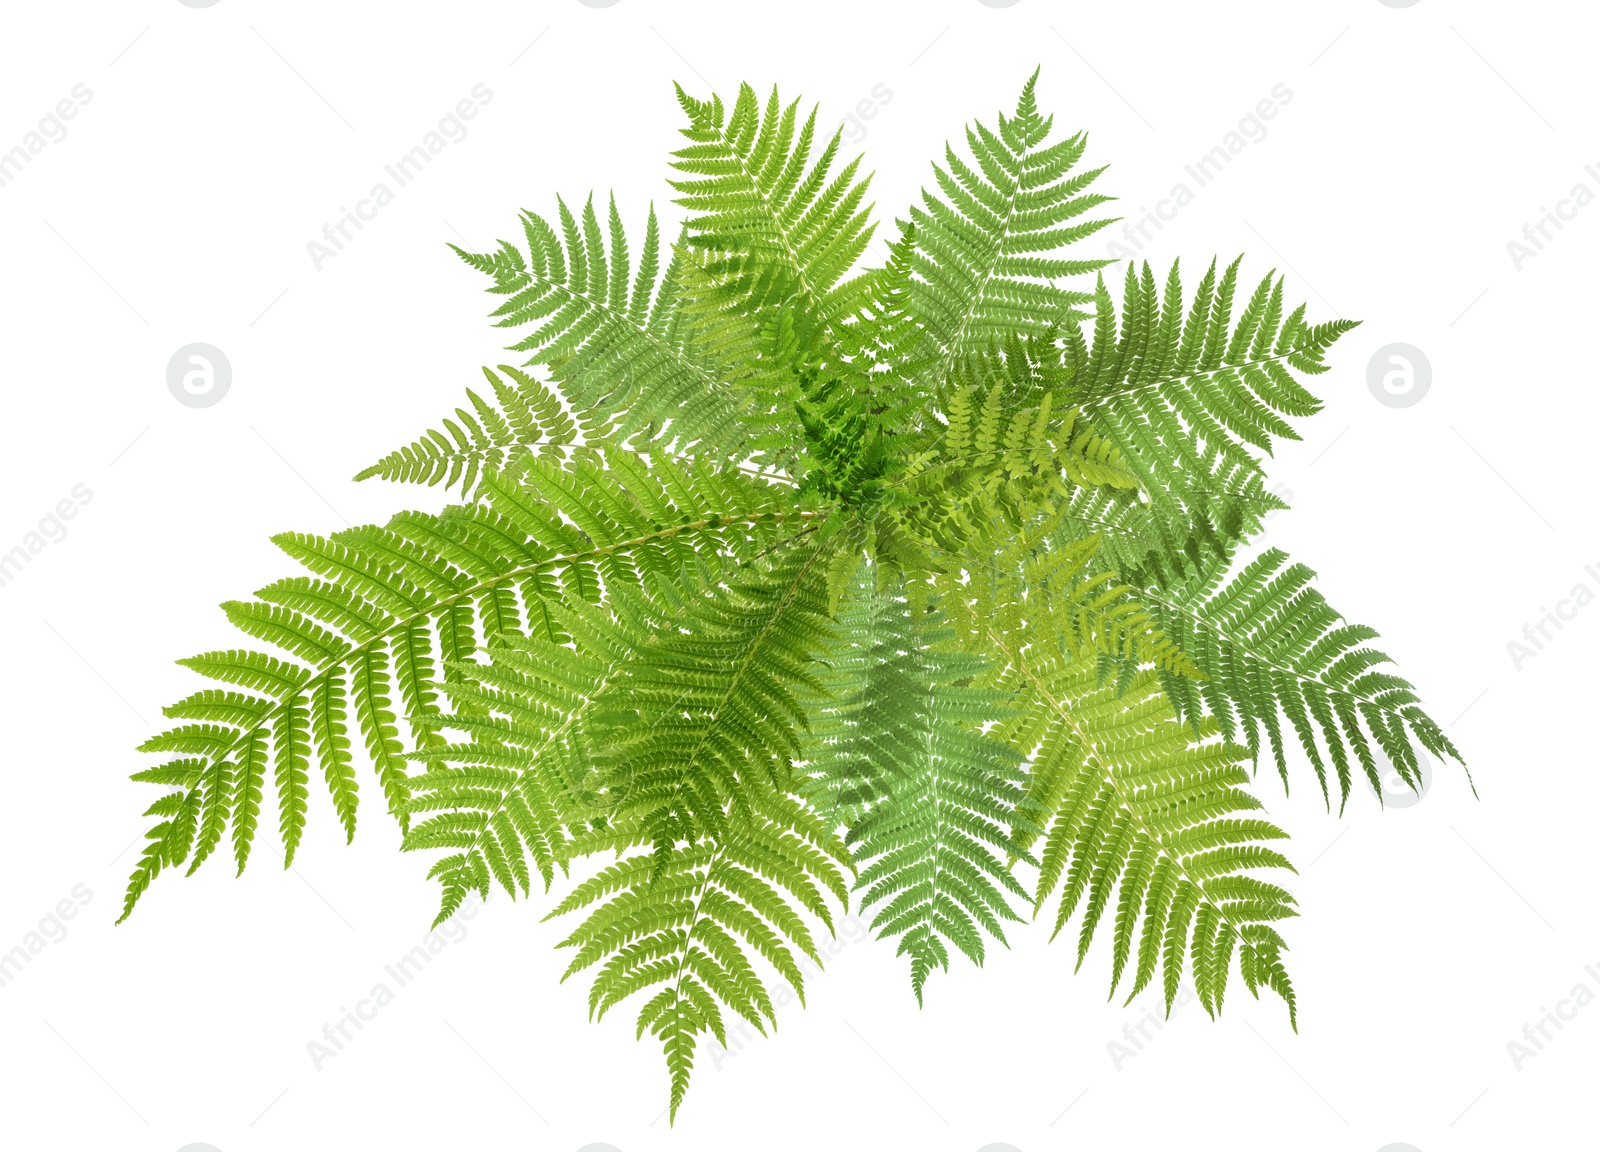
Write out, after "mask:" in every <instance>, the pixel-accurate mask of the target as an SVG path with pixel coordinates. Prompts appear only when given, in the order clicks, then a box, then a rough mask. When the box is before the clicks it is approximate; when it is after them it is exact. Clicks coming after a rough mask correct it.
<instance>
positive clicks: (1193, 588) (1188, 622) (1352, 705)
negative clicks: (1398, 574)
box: [1143, 548, 1461, 810]
mask: <svg viewBox="0 0 1600 1152" xmlns="http://www.w3.org/2000/svg"><path fill="white" fill-rule="evenodd" d="M1228 571H1229V568H1228V566H1227V565H1225V564H1219V565H1216V566H1215V568H1214V569H1213V571H1212V572H1211V573H1210V574H1209V575H1208V576H1206V577H1205V578H1203V579H1202V578H1200V577H1198V576H1196V577H1194V578H1192V579H1191V580H1190V581H1188V582H1187V583H1185V584H1181V585H1173V586H1171V587H1169V588H1166V589H1154V588H1152V589H1146V590H1145V592H1144V593H1143V595H1144V596H1145V598H1146V599H1147V600H1148V601H1149V602H1150V605H1151V608H1152V611H1153V613H1154V616H1155V618H1156V619H1157V620H1159V621H1160V624H1161V627H1162V628H1163V629H1164V630H1165V631H1166V632H1167V633H1168V634H1169V635H1171V636H1172V637H1173V638H1174V640H1176V642H1177V643H1178V644H1179V646H1180V647H1182V648H1183V650H1184V652H1185V653H1187V654H1188V655H1189V657H1190V658H1191V659H1192V660H1193V661H1194V662H1195V665H1196V666H1197V667H1198V668H1199V669H1200V670H1201V672H1202V674H1203V675H1204V679H1203V680H1200V681H1195V680H1189V679H1179V678H1172V677H1168V678H1167V679H1166V681H1165V683H1166V687H1167V691H1168V694H1169V695H1170V696H1171V697H1172V699H1173V700H1174V701H1175V702H1176V703H1177V705H1178V707H1179V710H1180V712H1181V713H1182V714H1183V715H1184V716H1185V717H1186V718H1188V719H1190V720H1191V721H1197V720H1198V717H1199V716H1200V714H1201V713H1202V711H1209V713H1210V714H1211V715H1212V716H1213V717H1215V718H1216V722H1217V724H1218V726H1219V727H1220V729H1221V731H1222V733H1223V735H1224V736H1226V737H1227V738H1228V739H1230V740H1231V739H1234V738H1235V737H1236V736H1237V735H1239V734H1240V733H1242V734H1243V737H1244V739H1245V741H1246V743H1247V744H1248V745H1249V749H1250V757H1251V759H1252V760H1258V759H1259V757H1260V754H1261V745H1262V731H1263V729H1264V730H1265V732H1266V736H1267V743H1269V744H1270V745H1271V748H1272V757H1273V760H1274V761H1275V762H1276V764H1277V766H1278V772H1279V774H1280V775H1281V776H1282V778H1283V783H1284V788H1285V789H1287V788H1288V785H1289V769H1288V766H1287V763H1286V761H1285V757H1284V743H1285V739H1284V731H1283V725H1282V724H1281V723H1280V719H1279V718H1280V716H1283V717H1287V718H1288V720H1289V726H1290V727H1291V728H1292V729H1293V732H1294V735H1295V736H1296V737H1298V739H1299V742H1300V746H1301V747H1302V748H1303V749H1304V750H1305V753H1306V757H1307V758H1308V759H1309V760H1310V761H1311V764H1312V766H1313V767H1314V768H1315V769H1316V773H1317V780H1318V783H1319V784H1320V785H1321V786H1322V798H1323V800H1324V802H1327V801H1328V799H1329V797H1328V777H1327V770H1326V767H1325V765H1324V761H1323V757H1322V755H1321V753H1320V752H1319V750H1318V747H1317V739H1316V736H1317V735H1320V736H1321V738H1322V744H1323V746H1324V747H1325V748H1326V750H1327V755H1328V758H1329V759H1331V760H1332V761H1333V766H1334V770H1335V772H1336V773H1337V775H1338V779H1339V807H1340V809H1341V810H1342V809H1343V808H1344V805H1345V802H1346V801H1347V800H1349V798H1350V786H1351V778H1352V768H1351V760H1352V758H1354V759H1355V760H1356V762H1357V764H1358V765H1359V767H1360V769H1361V771H1362V772H1364V773H1365V774H1366V777H1367V779H1368V780H1369V781H1371V783H1372V786H1373V788H1374V789H1376V790H1377V791H1378V794H1379V796H1380V797H1381V796H1382V787H1381V784H1380V778H1381V776H1382V775H1383V770H1382V768H1381V767H1380V765H1379V764H1378V761H1377V759H1376V756H1375V754H1378V755H1382V756H1384V757H1386V758H1387V760H1388V761H1389V763H1391V764H1393V765H1394V767H1395V770H1396V771H1398V772H1399V773H1400V775H1401V777H1402V778H1403V779H1404V780H1405V781H1406V783H1408V784H1410V785H1411V786H1412V787H1413V788H1417V787H1420V780H1419V778H1418V776H1417V772H1418V762H1417V755H1418V749H1417V747H1416V745H1420V746H1421V747H1422V749H1425V750H1426V751H1428V752H1431V753H1432V754H1433V755H1434V756H1436V757H1438V758H1440V759H1441V760H1442V759H1444V758H1445V757H1446V756H1450V757H1454V758H1455V759H1456V760H1458V761H1459V760H1460V759H1461V756H1460V753H1458V752H1457V751H1456V748H1455V746H1454V745H1453V744H1452V743H1451V742H1450V739H1449V737H1448V736H1446V735H1445V734H1444V732H1443V730H1442V729H1441V728H1440V727H1439V725H1438V724H1437V723H1435V722H1434V721H1433V720H1432V719H1431V718H1430V717H1429V716H1428V715H1427V713H1426V712H1424V711H1423V710H1422V702H1421V700H1420V699H1419V697H1418V696H1417V693H1416V690H1415V689H1414V688H1413V687H1412V686H1411V684H1410V682H1409V681H1407V680H1405V679H1403V678H1401V677H1399V676H1396V675H1395V674H1394V673H1393V672H1390V671H1388V670H1386V669H1385V668H1383V667H1382V666H1383V665H1386V664H1390V663H1392V661H1390V659H1389V657H1387V656H1385V655H1384V654H1383V653H1382V652H1379V651H1378V650H1377V649H1375V648H1371V647H1368V646H1367V643H1366V642H1367V641H1368V640H1374V639H1376V638H1377V635H1378V634H1377V632H1375V631H1374V630H1372V629H1371V628H1368V627H1366V626H1364V625H1359V624H1350V623H1348V622H1346V620H1345V619H1344V617H1343V616H1341V615H1339V613H1337V612H1335V611H1334V610H1333V609H1332V608H1331V607H1329V605H1328V602H1327V601H1326V600H1325V599H1323V597H1322V594H1321V593H1320V592H1318V591H1317V590H1316V589H1315V588H1313V587H1312V586H1311V579H1312V576H1313V575H1314V573H1312V571H1311V570H1310V569H1309V568H1307V567H1306V566H1305V565H1303V564H1293V563H1290V561H1289V558H1288V556H1286V555H1285V554H1284V553H1283V552H1281V551H1280V550H1278V549H1276V548H1269V549H1267V550H1266V551H1264V552H1262V553H1261V554H1260V555H1259V556H1257V557H1256V558H1255V559H1254V560H1252V561H1251V562H1250V563H1249V564H1247V565H1245V566H1244V567H1243V568H1242V569H1240V570H1239V571H1238V572H1237V574H1235V575H1234V576H1233V578H1232V579H1225V577H1226V575H1227V573H1228ZM1314 734H1315V735H1314ZM1413 742H1415V744H1414V743H1413Z"/></svg>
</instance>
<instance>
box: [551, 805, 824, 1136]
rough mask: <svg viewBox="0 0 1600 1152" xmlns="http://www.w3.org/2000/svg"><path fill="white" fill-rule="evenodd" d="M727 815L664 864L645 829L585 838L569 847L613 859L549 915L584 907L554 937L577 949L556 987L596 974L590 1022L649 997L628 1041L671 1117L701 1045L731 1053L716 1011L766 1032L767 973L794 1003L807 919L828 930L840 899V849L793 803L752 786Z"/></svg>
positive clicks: (809, 951)
mask: <svg viewBox="0 0 1600 1152" xmlns="http://www.w3.org/2000/svg"><path fill="white" fill-rule="evenodd" d="M725 816H726V818H725V819H724V820H723V821H721V822H719V826H718V833H717V835H715V836H710V837H701V838H696V839H695V840H692V841H688V842H685V843H683V844H675V845H672V846H671V847H670V848H669V849H668V850H667V851H666V852H665V854H664V855H663V851H662V848H661V846H660V844H659V843H658V842H657V840H656V834H655V832H654V831H652V830H651V829H649V828H647V827H643V826H639V825H633V826H631V827H629V826H624V828H625V829H626V830H623V829H618V830H610V829H607V830H605V831H602V832H596V833H593V834H591V835H590V836H589V837H587V838H586V839H585V840H582V841H580V842H579V843H578V844H576V845H575V846H574V851H575V852H576V853H579V854H582V855H591V854H593V853H596V852H615V853H616V854H617V856H618V860H617V862H616V863H614V864H611V865H609V866H607V867H606V868H604V869H602V870H601V871H600V872H599V873H598V874H596V875H595V876H593V877H591V878H590V879H588V880H586V881H584V882H583V883H581V884H579V885H578V886H577V887H576V888H574V889H573V891H572V893H571V894H570V895H568V896H567V897H566V899H564V900H563V901H562V902H561V903H560V904H559V905H558V906H557V907H556V909H555V911H553V912H551V913H550V916H552V917H554V916H560V915H564V914H567V913H570V912H575V911H578V910H581V909H588V910H589V912H588V915H587V917H586V918H585V919H584V921H583V923H582V924H580V925H579V926H578V928H576V929H575V930H574V931H573V932H572V934H571V935H569V936H568V937H567V938H566V939H565V940H563V941H562V947H565V948H572V949H574V950H575V955H574V957H573V959H572V962H571V963H570V964H569V965H568V966H567V970H566V973H565V974H564V975H563V977H562V979H563V980H565V979H566V978H568V977H570V976H573V975H575V974H576V973H578V972H581V971H584V970H585V969H588V968H592V967H594V966H595V965H599V966H600V968H599V971H598V972H597V973H596V974H595V977H594V983H593V984H592V986H591V987H590V991H589V1014H590V1016H591V1017H592V1018H596V1019H598V1018H600V1017H603V1016H604V1015H605V1014H606V1012H607V1011H609V1010H610V1009H611V1008H613V1007H615V1006H616V1005H617V1004H619V1003H621V1002H622V1001H624V1000H626V999H628V998H629V997H632V996H634V995H637V994H639V993H645V992H651V991H652V990H653V991H654V995H652V996H651V997H650V998H649V999H648V1000H646V1001H645V1003H644V1005H643V1006H642V1007H641V1008H640V1010H639V1018H638V1034H639V1035H640V1036H643V1035H644V1033H645V1031H646V1030H648V1031H649V1032H650V1033H651V1035H653V1036H655V1037H656V1038H657V1039H658V1040H660V1041H661V1045H662V1049H663V1051H664V1053H665V1055H666V1059H667V1068H668V1072H669V1074H670V1076H671V1084H672V1087H671V1103H670V1105H669V1107H670V1110H671V1116H672V1118H676V1116H677V1112H678V1108H679V1106H680V1105H681V1104H682V1103H683V1097H684V1093H685V1091H686V1090H687V1088H688V1084H689V1076H690V1073H691V1072H692V1071H693V1068H694V1056H695V1047H696V1045H697V1043H698V1042H699V1039H700V1037H701V1036H702V1035H706V1034H709V1035H711V1036H713V1037H714V1038H715V1039H716V1040H717V1041H718V1042H719V1043H721V1044H722V1045H723V1046H724V1047H726V1046H727V1043H728V1035H727V1025H726V1021H725V1012H724V1010H726V1011H729V1012H732V1013H733V1014H735V1015H736V1016H738V1017H741V1018H743V1019H744V1020H747V1021H748V1022H749V1023H750V1024H751V1025H752V1026H753V1027H755V1028H756V1030H757V1031H759V1032H761V1033H763V1034H765V1033H766V1031H767V1029H768V1028H769V1027H774V1028H775V1027H776V1026H777V1016H776V1014H775V1008H774V1006H773V1001H772V997H771V995H770V994H769V993H768V991H767V984H768V982H769V980H770V977H764V976H763V971H762V970H763V969H765V970H767V971H770V972H772V973H774V974H775V975H776V976H777V977H778V978H779V979H782V980H783V981H784V982H785V983H787V984H788V985H789V986H790V987H791V988H793V989H794V991H795V993H796V995H798V996H799V997H800V999H801V1001H802V1002H804V1000H805V974H804V972H803V971H802V969H801V965H802V964H803V963H805V962H807V961H809V962H810V963H811V964H812V965H813V966H815V967H817V968H820V967H821V966H822V958H821V955H820V953H819V951H818V949H817V945H816V941H815V939H814V938H813V936H812V932H811V929H810V927H808V925H807V923H806V919H807V915H808V914H809V916H810V917H812V918H815V919H816V920H820V921H821V922H822V923H823V925H824V926H825V927H826V928H827V929H828V931H829V932H830V933H831V932H832V931H833V915H832V912H831V910H830V908H829V906H828V901H827V896H829V895H832V896H833V897H834V898H835V899H836V900H838V902H839V903H840V905H841V906H843V905H845V903H846V902H847V898H848V897H847V890H846V888H845V884H844V875H843V874H844V870H845V869H846V868H847V867H848V866H849V856H848V853H846V851H845V849H844V846H843V845H842V844H840V843H839V840H838V838H837V837H836V836H834V835H833V834H832V833H831V832H830V831H829V830H828V828H827V827H826V826H825V825H824V824H823V823H822V822H821V821H819V820H818V819H817V817H816V816H815V815H814V814H813V813H812V812H811V811H810V810H809V809H807V808H806V807H805V806H804V805H803V804H801V803H800V802H798V801H797V800H795V799H794V798H792V797H789V796H785V795H783V794H782V793H779V792H775V791H772V790H771V789H769V788H767V787H763V786H762V785H760V784H754V785H753V786H752V787H751V788H750V789H749V790H748V791H747V792H746V793H745V795H744V796H743V798H742V801H741V803H740V804H739V805H737V806H736V807H730V808H729V809H728V811H727V812H726V814H725Z"/></svg>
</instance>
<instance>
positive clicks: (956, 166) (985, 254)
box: [911, 71, 1111, 382]
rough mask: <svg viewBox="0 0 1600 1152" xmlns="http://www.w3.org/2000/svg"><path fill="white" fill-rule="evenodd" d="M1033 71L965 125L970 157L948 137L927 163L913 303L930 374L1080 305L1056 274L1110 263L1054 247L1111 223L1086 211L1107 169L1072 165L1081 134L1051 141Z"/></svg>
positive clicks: (941, 374)
mask: <svg viewBox="0 0 1600 1152" xmlns="http://www.w3.org/2000/svg"><path fill="white" fill-rule="evenodd" d="M1038 79H1039V74H1038V72H1037V71H1036V72H1035V73H1034V74H1033V76H1031V77H1029V79H1028V82H1027V83H1026V84H1025V85H1024V86H1023V89H1022V95H1021V96H1020V97H1019V98H1018V100H1017V109H1016V112H1015V113H1014V114H1013V115H1011V116H1010V117H1007V116H1005V115H1004V114H1001V116H1000V118H999V122H998V124H997V126H996V127H995V128H993V129H990V128H987V127H985V126H984V125H982V124H974V125H972V126H971V127H969V128H968V129H967V146H968V148H969V149H970V150H971V154H972V160H971V162H970V163H969V162H968V161H966V160H963V159H962V158H961V157H960V156H959V155H957V153H956V151H955V150H954V149H953V148H950V147H949V146H948V145H947V146H946V148H945V167H940V166H938V165H935V166H934V169H933V174H934V179H935V181H936V182H937V183H938V185H939V192H938V193H933V192H929V191H924V192H923V194H922V205H921V206H920V207H913V208H912V209H911V220H912V223H913V224H914V226H915V229H916V254H915V256H914V257H913V260H912V262H913V266H914V268H915V270H916V272H917V275H918V279H917V280H916V281H915V282H914V289H913V301H914V309H915V311H916V313H917V315H918V316H919V317H921V319H922V322H923V324H924V326H925V328H926V331H927V333H928V337H929V339H930V340H931V341H932V342H933V343H934V345H935V347H936V348H937V355H938V360H937V362H936V364H935V366H934V369H933V373H932V378H933V380H934V381H936V382H942V381H943V380H944V378H945V377H946V376H947V375H948V374H949V372H950V371H951V369H952V368H953V366H955V365H956V364H959V363H960V362H961V361H962V360H964V359H965V358H966V357H967V356H969V355H971V354H973V353H974V352H981V351H984V350H987V349H988V348H989V347H990V346H991V345H992V344H995V343H998V342H1002V341H1004V340H1005V339H1007V338H1010V337H1012V336H1014V335H1016V334H1018V333H1021V334H1023V335H1034V334H1038V333H1040V332H1044V331H1049V330H1051V329H1052V328H1053V327H1054V326H1055V325H1057V324H1060V323H1062V322H1064V321H1066V320H1068V319H1070V318H1072V317H1073V316H1076V315H1079V314H1081V313H1079V312H1078V306H1079V305H1082V304H1086V303H1088V302H1089V300H1090V297H1089V296H1088V295H1087V294H1086V293H1084V292H1082V291H1077V290H1071V289H1066V288H1062V287H1060V286H1059V285H1058V284H1057V283H1056V281H1058V280H1060V279H1062V278H1064V277H1068V276H1079V275H1083V274H1085V273H1089V272H1093V271H1094V270H1096V269H1097V268H1101V267H1103V266H1105V265H1106V264H1108V263H1110V261H1108V260H1105V259H1067V258H1064V257H1063V256H1061V255H1060V254H1059V253H1060V252H1061V250H1062V249H1064V248H1066V247H1068V246H1069V245H1071V244H1073V243H1075V242H1077V241H1080V240H1083V239H1086V238H1087V237H1089V236H1091V235H1093V234H1094V233H1095V232H1097V231H1099V230H1100V229H1101V228H1104V227H1105V226H1106V225H1107V224H1109V223H1111V221H1110V220H1109V219H1083V218H1082V217H1083V216H1084V214H1085V213H1087V212H1090V211H1091V210H1093V209H1094V208H1095V207H1097V206H1098V205H1100V204H1103V203H1105V202H1106V201H1107V200H1109V199H1110V197H1109V196H1103V195H1100V194H1099V193H1095V192H1090V191H1088V188H1089V185H1090V184H1092V183H1093V182H1094V180H1095V178H1096V177H1097V176H1099V175H1100V173H1101V172H1102V171H1104V169H1099V168H1096V169H1090V170H1088V171H1083V172H1079V171H1075V169H1076V168H1077V165H1078V162H1079V161H1080V160H1081V159H1082V157H1083V153H1084V149H1085V147H1086V146H1087V143H1088V141H1087V137H1085V136H1084V135H1083V134H1081V133H1080V134H1078V135H1076V136H1070V137H1067V138H1066V139H1064V140H1058V141H1056V142H1055V143H1050V142H1049V137H1050V131H1051V126H1052V120H1053V118H1052V117H1048V116H1042V115H1041V114H1040V113H1039V108H1038V103H1037V100H1036V98H1035V95H1034V88H1035V85H1036V84H1037V82H1038Z"/></svg>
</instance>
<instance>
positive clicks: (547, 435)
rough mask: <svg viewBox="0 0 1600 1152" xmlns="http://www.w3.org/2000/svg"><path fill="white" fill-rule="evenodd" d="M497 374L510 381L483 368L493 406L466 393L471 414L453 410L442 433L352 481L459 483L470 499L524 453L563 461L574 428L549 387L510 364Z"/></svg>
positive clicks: (595, 433)
mask: <svg viewBox="0 0 1600 1152" xmlns="http://www.w3.org/2000/svg"><path fill="white" fill-rule="evenodd" d="M500 371H501V372H502V373H504V374H505V377H507V378H509V383H508V382H507V380H506V379H502V378H501V377H500V376H497V375H495V373H494V372H493V371H491V370H490V369H488V368H485V369H484V370H483V374H484V376H485V378H487V379H488V381H489V387H490V388H492V389H494V395H495V400H496V401H497V403H494V404H491V403H490V402H488V401H486V400H484V399H483V398H482V397H481V396H479V395H478V394H477V393H476V392H474V391H472V389H470V388H469V389H467V399H468V401H470V402H471V404H472V411H470V412H469V411H467V410H466V409H465V408H457V409H456V419H454V420H451V419H446V420H445V422H444V428H443V429H442V430H434V431H430V432H428V434H427V435H425V436H423V437H421V438H420V439H418V440H417V441H415V442H414V443H412V444H409V445H407V446H406V447H404V448H398V449H396V450H395V451H393V452H391V453H389V454H388V455H387V456H385V457H384V458H383V459H382V460H380V461H378V462H377V463H376V464H373V465H372V466H371V467H368V468H364V469H362V470H361V471H360V472H357V473H356V476H355V478H356V479H357V480H365V479H367V478H368V477H371V476H378V477H381V478H382V479H384V480H396V481H400V482H402V483H406V484H440V483H442V484H444V485H445V486H446V487H449V488H453V487H455V486H456V485H457V484H458V483H459V484H460V486H461V491H462V493H463V494H468V495H470V494H471V492H472V490H473V488H474V486H475V485H476V484H477V481H478V477H479V476H480V475H482V474H483V473H485V472H505V471H507V470H508V469H510V468H511V467H512V466H513V465H515V464H516V463H517V462H518V461H520V460H521V459H523V458H524V457H525V456H528V455H532V456H547V455H559V456H563V457H564V456H565V455H566V454H567V452H566V450H568V449H570V448H571V447H572V446H573V445H574V444H576V443H577V440H578V431H579V425H578V423H577V422H576V421H574V420H573V418H572V417H571V416H570V415H568V414H567V412H566V410H565V409H563V408H562V406H561V398H560V396H559V395H558V394H557V393H556V392H554V391H553V390H552V389H551V387H550V385H548V384H546V383H544V382H543V381H540V380H536V379H534V378H533V377H532V376H529V375H528V374H527V373H525V372H522V371H520V370H519V369H516V368H513V367H511V366H510V365H509V364H502V365H500ZM583 432H584V439H585V440H586V441H589V442H592V441H595V440H598V439H600V438H601V437H602V436H603V434H604V431H603V430H602V429H600V428H597V427H595V426H593V425H591V426H589V427H586V428H584V429H583Z"/></svg>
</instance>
